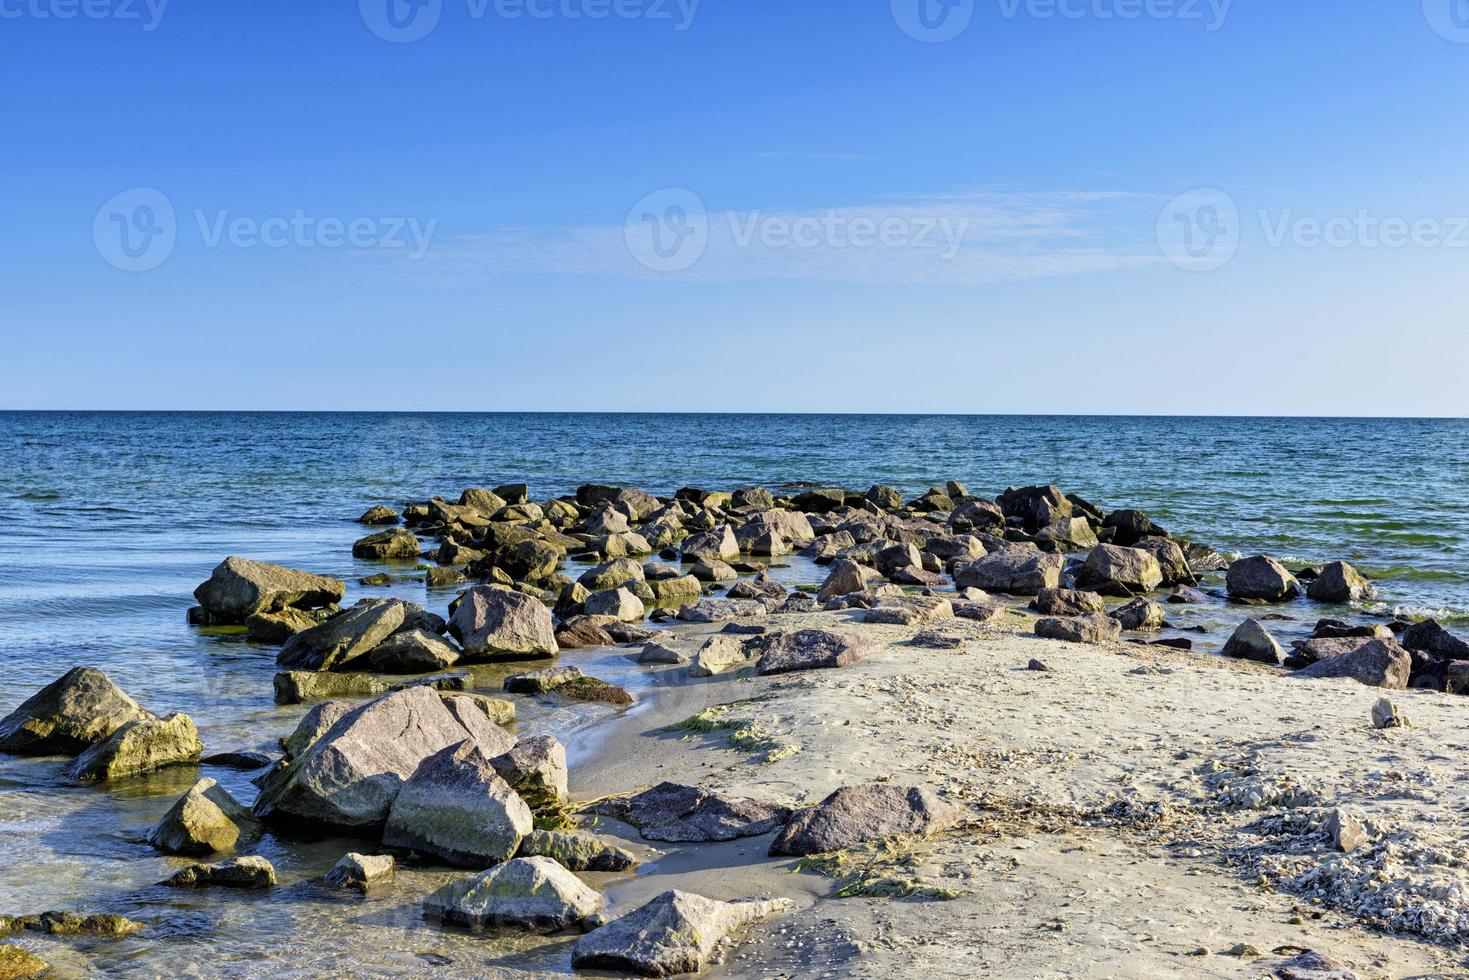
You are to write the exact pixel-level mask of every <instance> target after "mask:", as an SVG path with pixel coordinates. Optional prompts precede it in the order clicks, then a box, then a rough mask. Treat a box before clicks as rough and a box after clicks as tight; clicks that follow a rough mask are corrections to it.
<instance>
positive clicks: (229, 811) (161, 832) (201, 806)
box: [148, 777, 259, 857]
mask: <svg viewBox="0 0 1469 980" xmlns="http://www.w3.org/2000/svg"><path fill="white" fill-rule="evenodd" d="M258 829H259V826H258V824H257V822H256V820H255V815H254V814H253V813H251V812H250V811H249V809H248V808H246V807H245V806H244V805H243V804H241V803H240V802H239V801H238V800H236V799H235V798H234V797H233V796H231V795H230V794H229V791H228V790H226V789H225V788H224V787H223V786H221V785H219V784H218V783H217V782H215V781H214V780H213V779H209V778H207V777H206V778H204V779H201V780H199V781H198V782H197V783H195V784H194V786H193V788H192V789H190V790H189V791H188V792H187V793H185V794H184V795H183V796H182V797H180V799H179V801H178V802H177V803H175V804H174V805H173V807H172V808H171V809H170V810H169V811H168V813H166V814H164V816H163V819H162V820H161V821H159V823H158V826H157V827H155V828H153V833H152V834H150V835H149V836H148V843H150V844H152V845H153V846H154V847H156V848H158V849H159V850H160V851H166V852H167V853H169V854H187V855H191V856H194V857H203V856H204V855H207V854H213V853H214V852H216V851H231V850H234V848H235V846H236V845H237V844H238V843H239V840H240V838H241V836H244V835H248V834H253V833H254V832H255V831H256V830H258Z"/></svg>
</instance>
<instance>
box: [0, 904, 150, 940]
mask: <svg viewBox="0 0 1469 980" xmlns="http://www.w3.org/2000/svg"><path fill="white" fill-rule="evenodd" d="M146 928H148V927H147V926H145V925H144V924H143V923H141V922H134V921H133V920H132V919H125V918H123V917H122V916H120V915H95V914H93V915H82V914H81V913H79V912H59V911H51V912H42V913H41V914H40V915H22V916H16V917H13V916H3V915H0V936H3V935H6V934H8V933H11V932H20V931H22V930H24V931H26V932H39V933H42V934H44V935H47V936H96V937H98V938H101V939H119V938H121V937H123V936H131V935H132V934H133V933H135V932H142V931H143V930H144V929H146Z"/></svg>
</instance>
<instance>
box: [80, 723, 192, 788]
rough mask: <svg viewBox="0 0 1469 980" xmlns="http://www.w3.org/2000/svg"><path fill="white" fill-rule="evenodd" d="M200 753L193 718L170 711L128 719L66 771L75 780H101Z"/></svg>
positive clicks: (186, 762)
mask: <svg viewBox="0 0 1469 980" xmlns="http://www.w3.org/2000/svg"><path fill="white" fill-rule="evenodd" d="M203 754H204V746H203V744H202V743H200V741H199V732H198V730H197V729H195V728H194V720H193V719H192V718H190V717H189V716H188V715H182V714H174V715H169V716H168V717H167V718H145V719H143V720H142V721H130V722H128V723H127V724H126V725H123V726H122V727H121V728H119V729H118V730H117V731H115V732H113V733H112V734H111V735H109V736H108V737H107V739H106V741H102V742H98V743H97V744H96V745H94V746H92V747H91V748H89V749H87V750H86V751H85V752H83V753H82V754H81V755H79V756H77V757H76V761H75V762H73V763H72V764H71V768H70V769H69V770H68V772H69V774H70V775H71V778H73V779H75V780H77V781H78V782H82V783H92V782H105V781H106V780H109V779H123V778H125V777H128V776H138V775H141V774H143V773H145V772H152V771H154V770H155V769H164V768H166V767H168V766H184V765H190V764H192V763H196V762H198V761H199V757H200V756H202V755H203Z"/></svg>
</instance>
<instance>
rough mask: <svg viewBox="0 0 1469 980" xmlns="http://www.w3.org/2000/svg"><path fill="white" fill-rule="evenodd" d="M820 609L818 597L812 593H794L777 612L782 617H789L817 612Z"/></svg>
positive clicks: (783, 602)
mask: <svg viewBox="0 0 1469 980" xmlns="http://www.w3.org/2000/svg"><path fill="white" fill-rule="evenodd" d="M818 608H820V603H818V602H817V600H816V597H815V596H814V595H812V594H811V593H809V592H792V593H791V594H790V595H788V596H786V598H785V599H784V600H783V601H782V602H781V604H780V606H779V607H778V608H777V609H776V610H775V611H776V612H777V613H779V614H780V615H782V616H787V615H795V614H799V613H811V612H816V610H817V609H818Z"/></svg>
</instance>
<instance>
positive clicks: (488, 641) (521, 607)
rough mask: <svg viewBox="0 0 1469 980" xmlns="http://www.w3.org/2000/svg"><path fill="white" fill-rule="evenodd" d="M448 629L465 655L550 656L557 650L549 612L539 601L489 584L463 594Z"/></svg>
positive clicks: (554, 626) (554, 627)
mask: <svg viewBox="0 0 1469 980" xmlns="http://www.w3.org/2000/svg"><path fill="white" fill-rule="evenodd" d="M449 632H450V633H452V634H453V635H454V638H455V639H456V640H458V641H459V645H460V646H461V647H463V648H464V654H465V656H466V657H549V656H553V655H555V654H556V653H558V652H559V650H560V648H559V647H558V646H557V645H556V625H555V622H554V621H553V620H552V618H551V611H550V610H549V609H547V608H546V607H545V605H543V604H542V603H541V602H540V600H538V599H535V598H532V597H531V596H528V595H525V594H524V593H522V592H513V591H511V590H509V589H502V588H497V587H495V586H490V585H477V586H475V587H474V588H472V589H470V590H469V591H468V592H466V593H464V595H463V596H462V597H461V598H460V600H459V604H458V605H457V606H456V607H455V608H454V615H453V617H452V618H451V619H450V620H449Z"/></svg>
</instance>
